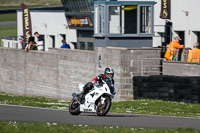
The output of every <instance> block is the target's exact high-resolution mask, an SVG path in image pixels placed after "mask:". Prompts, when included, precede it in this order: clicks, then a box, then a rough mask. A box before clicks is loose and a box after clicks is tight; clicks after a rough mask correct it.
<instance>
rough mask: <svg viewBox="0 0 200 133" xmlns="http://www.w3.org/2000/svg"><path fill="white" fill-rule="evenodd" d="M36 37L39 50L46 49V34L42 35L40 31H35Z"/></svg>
mask: <svg viewBox="0 0 200 133" xmlns="http://www.w3.org/2000/svg"><path fill="white" fill-rule="evenodd" d="M34 35H35V37H37V39H38V40H37V47H38V50H44V36H43V35H40V34H39V33H38V32H35V33H34Z"/></svg>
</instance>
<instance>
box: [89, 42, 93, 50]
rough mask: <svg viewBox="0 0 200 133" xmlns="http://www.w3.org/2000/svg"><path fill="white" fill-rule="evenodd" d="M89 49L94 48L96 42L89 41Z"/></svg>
mask: <svg viewBox="0 0 200 133" xmlns="http://www.w3.org/2000/svg"><path fill="white" fill-rule="evenodd" d="M88 50H91V51H92V50H94V44H93V43H92V42H88Z"/></svg>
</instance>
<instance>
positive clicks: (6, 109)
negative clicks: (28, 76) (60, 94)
mask: <svg viewBox="0 0 200 133" xmlns="http://www.w3.org/2000/svg"><path fill="white" fill-rule="evenodd" d="M0 120H1V121H16V122H44V123H47V122H48V123H57V124H74V125H96V126H98V125H101V126H125V127H133V128H173V129H174V128H195V129H199V130H200V119H195V118H185V117H165V116H152V115H134V114H114V113H108V114H107V115H106V116H104V117H99V116H97V115H96V114H95V113H81V114H80V115H78V116H72V115H71V114H70V113H69V112H68V111H67V110H66V111H65V110H54V109H44V108H34V107H21V106H12V105H0Z"/></svg>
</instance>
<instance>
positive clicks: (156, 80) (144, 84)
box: [133, 75, 200, 103]
mask: <svg viewBox="0 0 200 133" xmlns="http://www.w3.org/2000/svg"><path fill="white" fill-rule="evenodd" d="M199 81H200V77H179V76H166V75H156V76H136V77H134V78H133V87H134V99H160V100H167V101H178V102H189V103H200V89H199V85H200V82H199Z"/></svg>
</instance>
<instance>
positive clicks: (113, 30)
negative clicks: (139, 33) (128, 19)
mask: <svg viewBox="0 0 200 133" xmlns="http://www.w3.org/2000/svg"><path fill="white" fill-rule="evenodd" d="M109 33H110V34H119V33H120V7H119V6H110V7H109Z"/></svg>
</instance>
